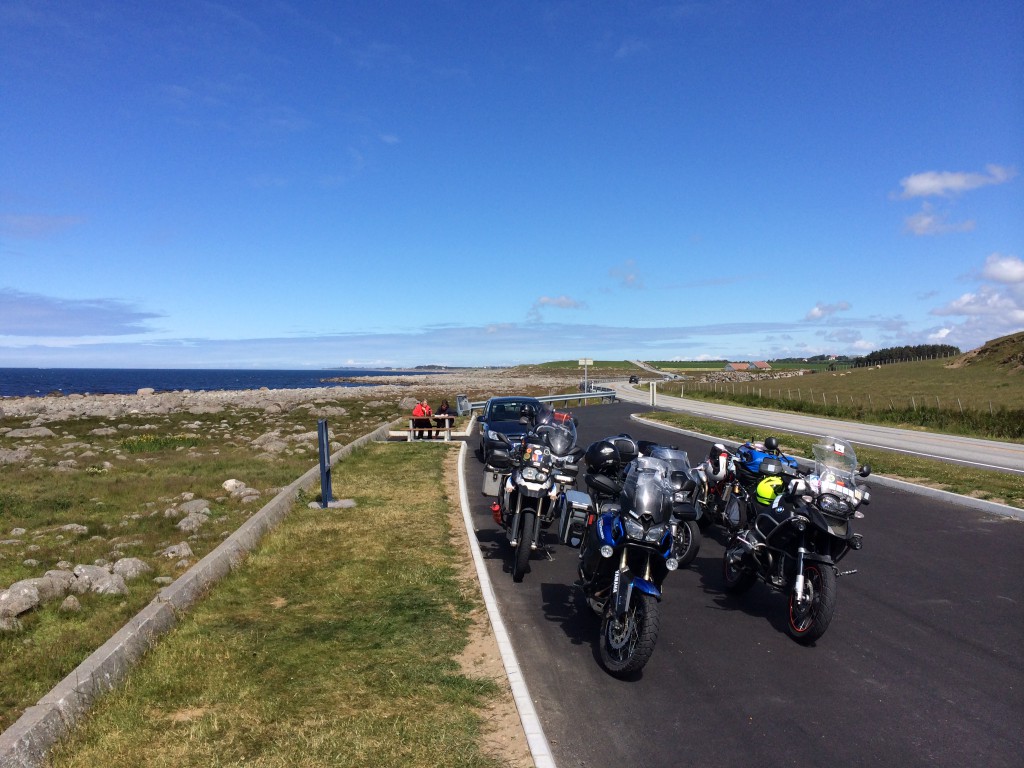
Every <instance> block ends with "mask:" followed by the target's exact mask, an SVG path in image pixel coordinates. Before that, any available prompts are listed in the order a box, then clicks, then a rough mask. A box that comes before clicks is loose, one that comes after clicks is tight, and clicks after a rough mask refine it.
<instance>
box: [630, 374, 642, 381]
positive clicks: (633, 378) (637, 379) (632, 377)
mask: <svg viewBox="0 0 1024 768" xmlns="http://www.w3.org/2000/svg"><path fill="white" fill-rule="evenodd" d="M629 383H630V384H639V383H640V377H639V376H637V375H636V374H635V373H634V374H633V375H632V376H630V377H629Z"/></svg>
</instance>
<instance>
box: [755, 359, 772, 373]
mask: <svg viewBox="0 0 1024 768" xmlns="http://www.w3.org/2000/svg"><path fill="white" fill-rule="evenodd" d="M754 367H755V368H757V370H759V371H770V370H771V369H772V367H771V366H770V365H768V363H766V362H765V361H764V360H758V361H757V362H756V363H754Z"/></svg>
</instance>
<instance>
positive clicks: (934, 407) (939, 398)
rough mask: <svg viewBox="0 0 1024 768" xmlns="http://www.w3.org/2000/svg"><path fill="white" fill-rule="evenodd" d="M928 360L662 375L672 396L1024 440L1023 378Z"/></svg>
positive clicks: (663, 389)
mask: <svg viewBox="0 0 1024 768" xmlns="http://www.w3.org/2000/svg"><path fill="white" fill-rule="evenodd" d="M946 362H947V361H945V360H926V361H921V362H913V363H900V364H897V365H887V366H883V367H881V368H877V369H876V368H857V369H852V370H848V371H840V372H822V373H815V374H810V375H804V376H792V377H787V378H775V379H756V380H750V381H699V380H689V381H682V382H664V383H659V385H658V388H659V391H660V392H662V393H664V394H666V395H672V396H679V395H680V394H682V395H683V396H685V397H691V398H699V399H704V400H712V401H715V402H725V403H736V404H740V405H747V406H753V407H759V408H771V409H773V410H781V411H790V412H794V413H809V414H814V415H819V416H826V417H829V418H835V419H846V420H852V421H861V422H865V423H874V424H888V425H892V426H897V427H903V428H910V429H913V428H921V429H929V430H933V431H936V432H946V433H951V434H963V435H974V436H979V437H987V438H992V439H999V440H1014V441H1021V440H1024V379H1022V377H1021V374H1020V373H1013V372H1008V371H1006V370H1004V369H1000V368H997V367H995V366H992V365H971V366H965V367H962V368H949V367H947V366H946Z"/></svg>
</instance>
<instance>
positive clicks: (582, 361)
mask: <svg viewBox="0 0 1024 768" xmlns="http://www.w3.org/2000/svg"><path fill="white" fill-rule="evenodd" d="M593 364H594V361H593V360H591V359H590V358H589V357H581V358H580V365H582V366H583V391H584V392H589V391H590V385H589V384H587V366H588V365H593Z"/></svg>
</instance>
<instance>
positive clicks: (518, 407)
mask: <svg viewBox="0 0 1024 768" xmlns="http://www.w3.org/2000/svg"><path fill="white" fill-rule="evenodd" d="M542 407H543V406H542V405H541V402H540V400H538V399H536V398H534V397H515V396H513V397H492V398H491V399H490V400H488V401H487V404H486V405H484V411H483V413H482V414H480V419H479V423H480V448H479V455H480V458H481V460H483V461H485V462H486V461H487V457H488V456H490V455H491V451H493V450H494V449H495V448H497V447H499V446H504V445H505V443H504V442H503V441H502V439H501V438H500V437H498V435H499V434H500V435H505V436H506V437H507V438H508V439H509V440H512V441H513V442H514V441H516V440H518V439H520V438H521V437H522V436H523V435H525V434H526V432H527V431H528V430H529V428H530V424H529V423H528V422H529V418H527V423H524V422H523V421H521V419H522V418H523V417H524V416H527V417H529V415H530V411H531V410H532V413H533V414H537V413H539V412H540V410H541V408H542Z"/></svg>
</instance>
